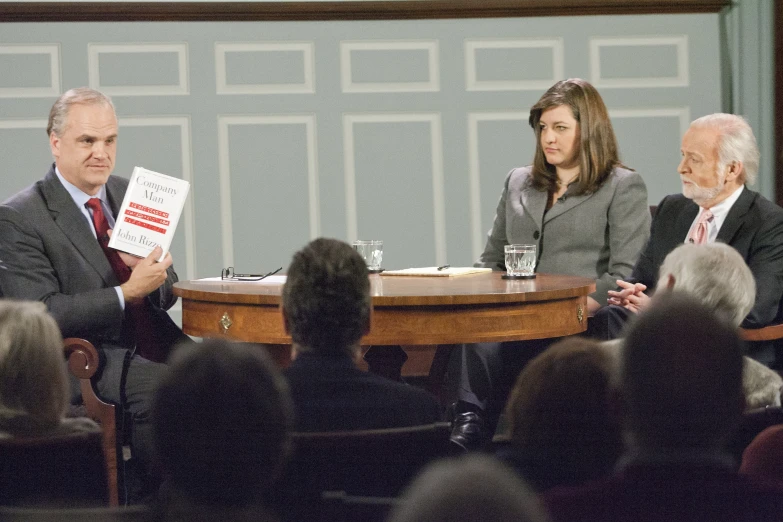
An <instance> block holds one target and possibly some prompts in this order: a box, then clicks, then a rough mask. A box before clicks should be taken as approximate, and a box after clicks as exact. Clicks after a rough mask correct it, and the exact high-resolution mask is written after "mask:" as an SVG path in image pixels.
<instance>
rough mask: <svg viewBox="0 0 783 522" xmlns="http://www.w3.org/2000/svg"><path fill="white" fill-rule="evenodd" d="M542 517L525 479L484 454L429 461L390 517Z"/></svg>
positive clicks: (404, 521)
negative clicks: (431, 462) (432, 462)
mask: <svg viewBox="0 0 783 522" xmlns="http://www.w3.org/2000/svg"><path fill="white" fill-rule="evenodd" d="M479 520H491V521H493V522H546V521H548V520H549V517H548V516H547V515H546V513H545V511H544V510H543V509H542V508H541V507H540V505H539V503H538V500H537V499H536V497H535V495H534V494H533V493H532V492H531V491H530V489H529V488H528V487H527V486H526V485H525V484H524V482H523V481H522V480H521V479H520V478H518V477H517V476H516V474H515V473H514V472H513V471H512V470H511V469H509V468H507V467H506V466H505V465H504V464H502V463H501V462H499V461H497V460H496V459H494V458H493V457H490V456H487V455H478V454H476V455H468V456H465V457H462V458H460V459H451V460H442V461H439V462H435V463H434V464H431V465H429V466H428V467H427V468H425V469H424V471H422V473H421V474H420V475H419V476H418V477H417V478H416V479H415V480H414V481H413V482H412V483H411V484H410V485H409V486H408V488H407V489H406V491H405V492H404V493H403V495H402V502H401V503H400V505H399V506H398V507H397V508H396V509H394V511H393V512H392V513H391V516H390V518H389V521H390V522H473V521H479Z"/></svg>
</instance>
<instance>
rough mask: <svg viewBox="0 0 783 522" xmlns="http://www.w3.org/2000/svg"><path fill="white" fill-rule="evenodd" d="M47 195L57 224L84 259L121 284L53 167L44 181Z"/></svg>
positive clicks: (113, 282) (107, 278)
mask: <svg viewBox="0 0 783 522" xmlns="http://www.w3.org/2000/svg"><path fill="white" fill-rule="evenodd" d="M41 190H42V193H43V197H44V199H45V200H46V205H47V207H48V208H49V213H50V215H51V216H52V219H53V220H54V222H55V224H56V225H57V226H58V227H59V228H60V230H61V231H62V233H63V234H65V237H67V238H68V239H69V240H70V241H71V243H72V244H73V246H74V247H75V248H76V249H77V250H78V251H79V252H80V253H81V255H82V256H83V257H84V259H86V260H87V262H88V263H90V265H92V267H93V268H94V269H95V271H96V272H97V273H98V275H100V276H101V278H102V279H103V280H104V282H105V283H106V284H107V285H109V286H114V285H117V284H118V281H117V279H116V277H115V276H114V272H113V271H112V268H111V265H109V261H108V260H107V259H106V255H105V254H104V253H103V250H102V249H101V246H100V245H99V244H98V241H97V240H96V239H95V237H93V235H92V231H91V230H90V225H89V223H87V220H86V219H85V218H84V214H82V213H81V212H80V211H79V209H78V208H77V207H76V204H75V203H74V202H73V198H71V195H70V194H68V191H67V190H65V187H63V186H62V183H60V180H59V179H58V178H57V174H55V172H54V168H52V169H51V170H49V172H48V173H47V174H46V177H45V178H44V182H43V185H42V189H41Z"/></svg>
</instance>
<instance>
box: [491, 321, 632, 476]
mask: <svg viewBox="0 0 783 522" xmlns="http://www.w3.org/2000/svg"><path fill="white" fill-rule="evenodd" d="M615 367H616V357H614V356H613V355H612V353H611V352H610V351H609V350H608V349H606V348H604V347H603V346H602V345H601V344H599V343H598V342H596V341H593V340H591V339H585V338H580V337H573V338H569V339H565V340H563V341H560V342H558V343H556V344H554V345H553V346H551V347H549V348H548V349H547V350H546V351H545V352H543V353H542V354H541V355H539V356H537V357H536V358H535V359H533V360H532V361H531V362H530V363H528V365H527V366H525V368H524V369H523V370H522V372H521V373H520V374H519V377H518V378H517V381H516V384H515V386H514V388H513V390H512V391H511V395H510V397H509V400H508V403H507V405H506V417H507V419H508V422H509V424H510V436H511V443H512V444H513V445H515V446H516V447H519V448H522V449H523V450H524V452H525V454H526V455H530V456H531V457H533V458H535V460H536V461H540V462H541V464H542V466H546V467H547V469H549V470H551V472H552V473H555V472H556V473H559V474H561V475H562V476H561V477H559V478H558V477H554V476H553V477H551V478H552V480H553V481H554V482H556V483H559V484H565V483H571V484H577V483H580V482H584V481H586V480H588V479H592V478H596V477H599V476H603V475H606V474H608V473H609V472H611V470H612V468H613V467H614V465H615V463H616V461H617V459H618V457H619V456H620V454H621V453H622V449H623V444H622V437H621V430H620V425H619V419H617V416H616V415H614V414H613V412H612V410H611V408H610V395H611V393H612V389H613V381H614V380H613V375H614V373H615Z"/></svg>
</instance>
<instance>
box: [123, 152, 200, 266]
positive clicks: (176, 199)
mask: <svg viewBox="0 0 783 522" xmlns="http://www.w3.org/2000/svg"><path fill="white" fill-rule="evenodd" d="M189 190H190V183H188V182H187V181H185V180H182V179H179V178H175V177H172V176H167V175H166V174H161V173H159V172H153V171H151V170H147V169H145V168H142V167H136V168H134V169H133V174H131V177H130V183H128V191H127V192H126V193H125V199H123V200H122V206H121V207H120V213H119V215H118V216H117V221H116V223H115V224H114V229H113V230H112V233H111V239H109V247H111V248H114V249H116V250H122V251H123V252H127V253H129V254H133V255H134V256H139V257H147V256H148V255H149V253H150V252H152V251H153V249H154V248H155V247H156V246H158V245H160V247H161V248H162V249H163V255H162V256H161V257H160V259H158V261H162V260H163V258H164V257H165V256H166V252H168V251H169V247H170V246H171V240H172V238H173V237H174V231H175V230H176V229H177V222H178V221H179V216H180V215H181V214H182V208H183V206H184V205H185V198H187V196H188V191H189Z"/></svg>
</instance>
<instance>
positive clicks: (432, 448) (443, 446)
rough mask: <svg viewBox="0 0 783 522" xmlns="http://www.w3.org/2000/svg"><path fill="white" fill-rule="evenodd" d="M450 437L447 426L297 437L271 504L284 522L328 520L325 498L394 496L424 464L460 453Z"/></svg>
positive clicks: (446, 424)
mask: <svg viewBox="0 0 783 522" xmlns="http://www.w3.org/2000/svg"><path fill="white" fill-rule="evenodd" d="M450 434H451V429H450V426H449V424H448V423H445V422H439V423H435V424H427V425H423V426H411V427H405V428H389V429H379V430H361V431H345V432H319V433H295V434H294V435H293V442H294V451H293V455H292V458H291V459H290V461H289V463H288V465H287V468H286V470H285V473H284V476H283V478H282V479H281V481H280V483H279V484H278V487H277V488H276V490H275V494H276V499H275V500H276V502H275V504H277V505H280V506H281V510H280V513H281V516H282V517H283V518H284V519H286V520H331V519H332V518H333V517H332V516H331V515H330V514H329V512H328V510H325V509H324V506H325V504H324V502H323V501H322V498H323V497H324V495H326V496H327V497H328V496H330V494H331V493H333V492H342V493H343V494H345V495H348V496H351V497H384V498H389V497H395V496H397V495H399V493H400V492H401V491H402V489H403V488H404V487H405V486H406V485H407V484H408V483H409V482H410V481H411V479H413V477H414V476H416V474H417V473H418V472H419V471H420V470H421V469H422V468H423V467H424V466H425V465H426V464H428V463H430V462H432V461H434V460H436V459H439V458H443V457H448V456H451V455H455V454H457V453H458V452H459V451H460V450H459V449H458V448H457V447H456V446H454V445H453V444H452V443H451V441H450V440H449V437H450ZM332 496H333V495H332Z"/></svg>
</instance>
